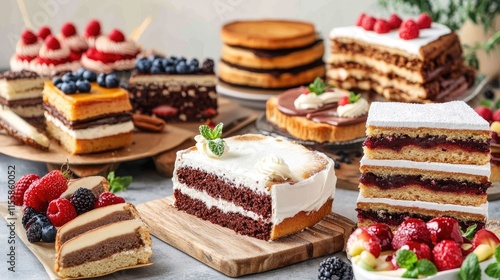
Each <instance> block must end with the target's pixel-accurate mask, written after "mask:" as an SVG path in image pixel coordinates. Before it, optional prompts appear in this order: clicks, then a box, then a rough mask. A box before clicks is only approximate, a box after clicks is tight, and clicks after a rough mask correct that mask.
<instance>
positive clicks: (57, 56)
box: [39, 44, 71, 60]
mask: <svg viewBox="0 0 500 280" xmlns="http://www.w3.org/2000/svg"><path fill="white" fill-rule="evenodd" d="M70 53H71V51H70V49H69V47H68V45H66V44H61V48H59V49H57V50H51V49H49V48H47V46H46V45H43V46H42V48H41V49H40V54H39V56H40V57H43V58H47V59H51V60H62V59H65V58H68V57H69V55H70Z"/></svg>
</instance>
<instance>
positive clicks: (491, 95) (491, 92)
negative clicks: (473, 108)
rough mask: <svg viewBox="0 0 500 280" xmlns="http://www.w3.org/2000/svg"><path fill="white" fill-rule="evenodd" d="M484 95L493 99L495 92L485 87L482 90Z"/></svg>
mask: <svg viewBox="0 0 500 280" xmlns="http://www.w3.org/2000/svg"><path fill="white" fill-rule="evenodd" d="M484 97H486V98H487V99H490V100H493V99H495V93H494V92H493V90H491V89H487V90H486V91H485V92H484Z"/></svg>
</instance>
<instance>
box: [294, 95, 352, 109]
mask: <svg viewBox="0 0 500 280" xmlns="http://www.w3.org/2000/svg"><path fill="white" fill-rule="evenodd" d="M342 96H343V94H342V93H341V92H337V91H326V92H324V93H322V94H319V95H317V94H315V93H312V92H311V93H303V94H301V95H299V97H297V99H295V101H294V102H293V105H294V106H295V108H296V109H299V110H307V109H318V108H321V107H322V106H324V105H325V104H328V103H333V102H337V101H339V99H340V98H341V97H342Z"/></svg>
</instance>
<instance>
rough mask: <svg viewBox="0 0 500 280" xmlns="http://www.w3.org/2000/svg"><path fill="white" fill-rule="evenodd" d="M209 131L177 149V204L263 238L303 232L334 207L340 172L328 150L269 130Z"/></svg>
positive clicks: (234, 228) (213, 220) (191, 212)
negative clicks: (228, 133) (222, 134)
mask: <svg viewBox="0 0 500 280" xmlns="http://www.w3.org/2000/svg"><path fill="white" fill-rule="evenodd" d="M217 127H218V126H217ZM217 127H216V130H217ZM210 135H212V136H214V134H210V133H208V134H204V133H203V132H202V135H198V136H197V137H196V138H195V139H196V140H197V142H198V143H197V144H196V146H195V147H192V148H189V149H186V150H182V151H179V152H177V158H176V162H175V170H174V175H173V178H172V181H173V189H174V197H175V203H174V206H175V207H176V208H177V209H179V210H181V211H185V212H187V213H189V214H192V215H195V216H197V217H198V218H201V219H203V220H207V221H210V222H212V223H214V224H218V225H221V226H223V227H227V228H229V229H232V230H234V231H236V232H237V233H239V234H242V235H247V236H251V237H255V238H259V239H263V240H275V239H278V238H280V237H283V236H287V235H290V234H293V233H296V232H299V231H301V230H303V229H305V228H306V227H310V226H313V225H315V224H316V223H317V222H319V221H320V220H321V219H322V218H323V217H325V216H326V215H328V214H329V213H330V212H331V211H332V203H333V196H334V192H335V184H336V176H335V170H334V166H333V160H331V159H330V158H328V157H327V156H326V155H324V154H322V153H319V152H316V151H309V150H308V149H306V148H305V147H303V146H301V145H298V144H296V143H293V142H288V141H285V140H281V139H276V138H273V137H269V136H263V135H257V134H246V135H240V136H234V137H230V138H226V139H224V140H222V139H220V138H217V139H218V140H217V139H215V138H216V137H209V136H210ZM205 137H207V138H208V139H207V138H205ZM219 137H220V135H219ZM217 146H218V147H217ZM214 147H217V148H215V149H214ZM214 152H215V153H214Z"/></svg>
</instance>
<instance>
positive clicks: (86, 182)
mask: <svg viewBox="0 0 500 280" xmlns="http://www.w3.org/2000/svg"><path fill="white" fill-rule="evenodd" d="M104 185H109V183H108V180H106V178H104V177H102V176H87V177H82V178H78V179H75V180H70V181H69V182H68V189H66V191H65V192H63V193H62V194H61V195H60V196H59V197H64V198H67V199H69V198H70V197H71V195H72V194H73V193H74V192H75V191H76V190H77V189H78V188H86V189H89V190H92V189H93V188H95V187H98V186H103V189H104V190H107V189H109V186H107V187H105V186H104Z"/></svg>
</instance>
